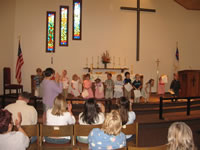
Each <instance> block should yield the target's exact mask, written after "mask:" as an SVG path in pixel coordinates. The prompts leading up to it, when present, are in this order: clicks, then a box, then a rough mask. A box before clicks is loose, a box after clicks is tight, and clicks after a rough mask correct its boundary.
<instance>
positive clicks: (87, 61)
mask: <svg viewBox="0 0 200 150" xmlns="http://www.w3.org/2000/svg"><path fill="white" fill-rule="evenodd" d="M86 67H88V57H86Z"/></svg>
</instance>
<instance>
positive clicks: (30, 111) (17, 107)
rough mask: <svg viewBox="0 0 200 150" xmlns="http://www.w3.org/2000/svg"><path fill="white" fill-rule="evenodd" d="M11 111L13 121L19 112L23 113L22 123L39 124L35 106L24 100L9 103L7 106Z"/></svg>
mask: <svg viewBox="0 0 200 150" xmlns="http://www.w3.org/2000/svg"><path fill="white" fill-rule="evenodd" d="M5 109H7V110H8V111H9V112H11V113H12V118H13V122H15V120H16V119H17V113H18V112H21V114H22V123H21V125H34V124H37V119H38V114H37V111H36V110H35V108H34V107H33V106H30V105H28V104H27V103H26V102H25V101H23V100H17V101H16V103H13V104H9V105H8V106H6V107H5Z"/></svg>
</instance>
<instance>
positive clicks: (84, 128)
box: [73, 124, 102, 150]
mask: <svg viewBox="0 0 200 150" xmlns="http://www.w3.org/2000/svg"><path fill="white" fill-rule="evenodd" d="M101 126H102V124H100V125H79V124H75V125H74V140H73V141H74V145H76V146H78V147H81V150H84V149H86V150H87V149H88V144H84V143H80V142H77V141H76V137H77V136H88V135H89V133H90V131H91V130H92V129H93V128H101Z"/></svg>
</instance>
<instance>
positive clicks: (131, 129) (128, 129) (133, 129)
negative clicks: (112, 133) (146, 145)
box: [122, 122, 138, 147]
mask: <svg viewBox="0 0 200 150" xmlns="http://www.w3.org/2000/svg"><path fill="white" fill-rule="evenodd" d="M122 132H123V133H124V134H125V135H135V141H130V142H127V144H126V145H127V146H136V147H137V146H138V122H134V123H133V124H129V125H124V126H123V128H122ZM133 140H134V139H133Z"/></svg>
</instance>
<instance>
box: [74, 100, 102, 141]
mask: <svg viewBox="0 0 200 150" xmlns="http://www.w3.org/2000/svg"><path fill="white" fill-rule="evenodd" d="M104 112H105V108H104V106H103V104H97V103H96V101H95V100H94V99H88V100H87V101H86V102H85V104H84V111H83V112H82V113H80V114H79V124H81V125H91V124H92V125H95V124H96V125H97V124H102V123H103V122H104V118H105V117H104ZM77 140H78V141H79V142H82V143H88V137H87V136H78V137H77Z"/></svg>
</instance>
